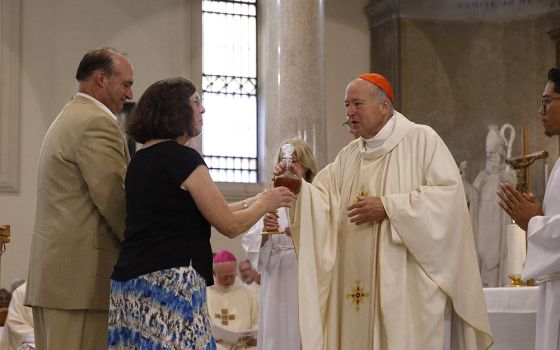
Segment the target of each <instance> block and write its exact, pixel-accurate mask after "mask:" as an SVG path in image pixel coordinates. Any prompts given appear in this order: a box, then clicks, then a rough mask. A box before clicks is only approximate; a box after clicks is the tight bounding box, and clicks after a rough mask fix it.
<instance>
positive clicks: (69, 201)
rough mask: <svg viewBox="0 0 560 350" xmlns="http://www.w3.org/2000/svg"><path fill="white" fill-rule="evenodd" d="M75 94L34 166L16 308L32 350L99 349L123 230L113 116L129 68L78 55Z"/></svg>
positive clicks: (122, 151)
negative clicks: (25, 320) (26, 312)
mask: <svg viewBox="0 0 560 350" xmlns="http://www.w3.org/2000/svg"><path fill="white" fill-rule="evenodd" d="M76 79H77V80H78V82H79V93H78V94H76V96H74V98H73V100H72V101H71V102H70V103H68V104H67V105H66V106H64V108H63V109H62V111H61V112H60V114H59V115H58V116H57V117H56V119H55V120H54V122H53V123H52V125H51V126H50V128H49V130H48V131H47V134H46V136H45V139H44V141H43V146H42V148H41V156H40V162H39V174H38V179H37V211H36V217H35V229H34V232H33V237H32V242H31V260H30V264H29V279H28V283H27V291H26V292H27V294H26V305H28V306H32V308H33V322H34V324H35V340H36V345H37V349H39V350H41V349H47V350H63V349H64V350H66V349H68V350H73V349H76V350H77V349H107V329H108V307H109V285H110V275H111V272H112V269H113V265H114V264H115V262H116V260H117V257H118V255H119V250H120V245H121V241H122V240H123V237H124V226H125V196H124V176H125V172H126V166H127V164H128V161H129V160H130V156H129V153H128V149H127V146H126V142H125V140H124V138H123V135H122V134H121V131H120V129H119V126H118V124H117V120H116V117H115V115H114V114H115V113H118V112H120V111H122V108H123V104H124V102H125V101H126V100H129V99H132V90H131V86H132V84H133V82H134V76H133V71H132V66H131V65H130V63H129V61H128V59H127V58H126V57H125V55H124V54H122V53H119V52H117V51H116V50H114V49H111V48H102V49H98V50H94V51H90V52H88V53H86V54H85V55H84V57H83V58H82V61H81V62H80V65H79V66H78V70H77V72H76Z"/></svg>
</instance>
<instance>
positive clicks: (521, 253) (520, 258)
mask: <svg viewBox="0 0 560 350" xmlns="http://www.w3.org/2000/svg"><path fill="white" fill-rule="evenodd" d="M507 249H508V250H507V252H508V274H521V271H522V270H523V264H524V263H525V258H526V257H527V242H526V240H525V231H523V230H522V229H521V227H519V226H517V224H510V225H508V227H507Z"/></svg>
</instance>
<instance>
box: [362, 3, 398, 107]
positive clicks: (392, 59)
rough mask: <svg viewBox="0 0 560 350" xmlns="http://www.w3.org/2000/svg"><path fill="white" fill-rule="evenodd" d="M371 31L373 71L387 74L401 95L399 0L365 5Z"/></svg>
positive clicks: (394, 89) (396, 94) (395, 91)
mask: <svg viewBox="0 0 560 350" xmlns="http://www.w3.org/2000/svg"><path fill="white" fill-rule="evenodd" d="M365 12H366V15H367V18H368V22H369V30H370V32H371V46H370V50H371V54H370V57H371V71H372V72H375V73H379V74H382V75H383V76H385V77H386V78H387V79H388V80H389V82H390V83H391V85H392V87H393V91H394V93H395V96H397V99H396V101H395V102H396V104H395V105H396V107H397V108H398V106H399V98H398V97H399V96H400V90H399V86H400V75H399V68H400V55H399V52H400V43H399V7H398V1H397V0H370V2H369V4H368V5H367V6H366V7H365Z"/></svg>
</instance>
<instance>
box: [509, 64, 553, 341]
mask: <svg viewBox="0 0 560 350" xmlns="http://www.w3.org/2000/svg"><path fill="white" fill-rule="evenodd" d="M539 114H540V115H541V117H542V118H541V119H542V124H543V126H544V132H545V134H546V135H547V136H553V135H560V70H558V69H556V68H552V69H551V70H550V71H549V72H548V82H547V84H546V86H545V88H544V92H543V95H542V100H541V108H540V109H539ZM559 164H560V162H559V161H556V164H555V165H554V168H553V169H552V173H551V174H550V178H549V181H548V184H547V185H546V191H545V194H544V202H543V204H542V205H541V204H540V202H539V200H538V199H537V198H535V196H533V195H532V194H530V193H529V194H527V193H520V192H518V191H517V190H516V189H515V188H513V187H512V186H511V185H508V184H502V185H501V192H500V193H499V196H500V201H499V203H500V206H501V207H502V208H503V209H504V210H505V211H506V212H507V213H508V214H509V215H510V216H511V218H512V219H513V220H515V222H516V223H517V224H518V225H519V227H521V228H522V229H524V230H526V231H527V239H528V245H527V260H526V261H525V266H524V267H523V273H522V277H523V279H525V280H528V279H536V280H537V283H538V285H539V293H540V296H539V307H538V310H537V334H536V337H535V338H536V340H535V350H555V349H556V350H558V349H560V337H559V328H560V165H559Z"/></svg>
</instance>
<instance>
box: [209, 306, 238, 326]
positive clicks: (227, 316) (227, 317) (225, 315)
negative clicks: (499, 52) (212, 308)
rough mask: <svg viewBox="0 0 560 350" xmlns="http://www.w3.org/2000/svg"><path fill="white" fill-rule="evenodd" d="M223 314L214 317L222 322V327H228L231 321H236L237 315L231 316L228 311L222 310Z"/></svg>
mask: <svg viewBox="0 0 560 350" xmlns="http://www.w3.org/2000/svg"><path fill="white" fill-rule="evenodd" d="M221 311H222V312H221V313H219V314H218V313H216V314H214V317H216V318H217V319H219V320H220V321H222V326H227V325H228V324H229V321H233V320H235V314H229V313H228V309H222V310H221Z"/></svg>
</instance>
